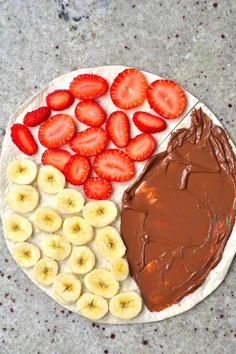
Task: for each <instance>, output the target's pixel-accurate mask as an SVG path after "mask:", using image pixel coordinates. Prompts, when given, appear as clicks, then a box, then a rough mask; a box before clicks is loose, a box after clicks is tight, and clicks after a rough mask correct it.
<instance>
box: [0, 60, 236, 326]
mask: <svg viewBox="0 0 236 354" xmlns="http://www.w3.org/2000/svg"><path fill="white" fill-rule="evenodd" d="M124 69H126V67H124V66H104V67H98V68H90V69H80V70H76V71H73V72H71V73H68V74H66V75H63V76H61V77H59V78H57V79H55V80H53V81H52V82H50V83H49V84H48V85H47V86H46V87H45V88H44V89H43V90H41V91H40V92H39V93H38V94H36V95H35V96H33V97H31V98H30V99H28V100H27V101H26V102H25V103H23V104H22V105H21V106H20V107H19V108H18V110H17V111H16V113H15V114H13V116H12V117H11V118H10V122H9V125H8V128H7V131H6V136H5V139H4V142H3V147H2V154H1V160H0V177H1V181H0V195H1V197H0V198H1V199H0V203H1V216H2V219H3V220H4V218H5V217H6V216H7V215H9V214H11V213H12V211H11V210H10V208H9V207H8V205H7V204H6V200H5V196H6V195H7V193H8V192H9V190H10V189H11V187H12V183H11V182H9V181H8V180H7V178H6V168H7V165H8V163H9V162H10V161H12V160H13V159H26V158H28V157H27V156H26V155H24V154H23V153H21V152H20V151H19V150H18V149H17V147H16V146H15V145H14V144H13V143H12V141H11V138H10V126H11V125H12V123H13V122H18V123H21V122H22V120H23V118H24V115H25V113H26V112H28V111H31V110H33V109H36V108H37V107H39V106H42V105H45V98H46V96H47V94H48V93H49V92H51V91H53V90H55V89H64V88H65V89H66V88H68V87H69V83H70V82H71V80H72V79H73V78H74V77H75V76H77V75H79V74H84V73H94V74H98V75H101V76H102V77H104V78H105V79H106V80H107V81H108V83H109V85H110V84H111V83H112V82H113V80H114V78H115V77H116V76H117V74H118V73H120V72H121V71H123V70H124ZM143 73H144V75H145V76H146V78H147V80H148V81H149V83H151V82H152V81H154V80H157V79H160V77H159V76H157V75H154V74H151V73H147V72H143ZM186 96H187V100H188V105H187V107H186V110H185V112H184V113H183V115H182V116H181V117H180V118H178V119H175V120H167V129H166V130H165V131H164V132H161V133H158V134H155V135H156V136H155V137H156V140H157V152H161V151H163V150H165V149H166V147H167V144H168V140H169V139H168V137H169V135H170V134H171V132H172V131H173V130H175V129H178V128H181V127H188V126H189V125H190V114H189V113H188V112H190V111H191V110H192V109H193V108H194V107H196V108H199V107H202V108H203V110H204V111H205V112H206V113H207V114H208V115H209V116H210V117H211V118H212V119H213V121H214V123H216V124H218V125H220V126H222V125H221V123H220V122H219V121H218V119H217V118H216V117H215V116H214V114H213V113H212V112H210V111H209V110H208V109H207V108H206V107H205V105H204V104H203V103H201V102H199V101H198V100H197V98H195V97H194V96H192V95H191V94H189V93H187V92H186ZM97 101H98V102H100V103H101V104H102V106H103V108H104V109H105V111H106V113H107V115H108V114H110V113H111V112H112V111H114V110H117V107H115V106H114V105H113V103H112V101H111V99H110V96H109V92H108V93H107V94H106V95H104V96H102V97H101V98H99V99H98V100H97ZM75 105H76V102H75V103H74V104H73V106H72V107H70V108H69V109H67V110H65V111H64V112H65V113H68V114H71V115H72V116H73V115H74V108H75ZM136 110H137V109H136ZM138 110H145V111H147V112H150V113H154V112H153V111H152V110H151V109H150V107H149V105H148V103H147V102H145V103H144V104H143V105H142V106H140V107H138ZM134 111H135V110H130V111H128V113H127V114H128V116H129V118H130V120H131V118H132V115H133V112H134ZM55 113H56V112H55ZM79 126H80V129H79V130H80V131H81V130H82V129H84V128H86V126H83V125H82V124H81V123H79ZM81 127H82V128H81ZM37 130H38V128H37V127H36V128H33V129H32V130H31V131H32V133H33V135H34V137H35V139H36V141H38V139H37ZM131 134H132V136H135V135H137V134H140V132H139V131H138V130H137V128H136V127H135V126H134V125H133V124H132V129H131ZM231 144H232V142H231ZM232 146H233V144H232ZM110 147H112V144H111V145H110ZM233 148H234V152H235V150H236V149H235V147H233ZM44 150H45V149H44V148H43V147H42V146H41V145H40V144H39V151H38V153H37V154H36V155H35V156H33V157H30V158H31V159H32V160H34V161H35V162H36V163H37V164H38V165H40V164H41V154H42V152H43V151H44ZM144 165H145V162H143V163H137V164H136V170H137V173H136V176H135V177H134V178H133V179H132V180H130V181H128V182H126V183H114V184H113V186H114V189H115V192H114V193H113V196H112V198H111V199H113V200H114V202H115V203H116V205H117V206H118V208H119V206H120V205H121V198H122V194H123V192H124V190H125V189H126V188H127V187H128V186H130V184H132V183H133V181H134V180H135V179H136V178H137V175H138V174H139V173H140V172H141V170H142V169H143V166H144ZM76 188H77V187H76ZM77 189H78V190H81V187H78V188H77ZM54 198H55V197H54V196H50V195H46V194H43V195H42V197H41V200H40V206H51V207H53V205H54ZM27 216H28V217H29V219H31V220H32V213H29V214H28V215H27ZM114 226H116V227H117V228H119V226H120V221H119V219H118V220H116V222H115V223H114ZM59 233H60V231H59ZM31 241H32V242H33V243H34V244H36V245H38V246H39V247H40V248H41V241H42V234H41V233H40V232H37V231H36V232H35V233H34V235H33V236H32V237H31V238H30V239H29V242H31ZM6 244H7V247H8V249H9V251H10V253H11V254H12V247H13V243H12V242H10V241H8V240H7V239H6ZM89 246H90V247H91V248H92V249H94V245H93V242H92V243H91V244H90V245H89ZM235 253H236V229H235V227H234V229H233V232H232V234H231V236H230V238H229V240H228V242H227V245H226V247H225V250H224V253H223V257H222V260H221V261H220V263H219V264H218V265H217V267H215V268H214V269H213V270H211V271H210V273H209V274H208V276H207V278H206V280H205V282H204V283H203V284H202V286H200V287H199V288H198V289H197V290H196V291H194V292H193V293H192V294H190V295H188V296H186V297H184V298H183V299H182V300H181V301H180V302H179V303H178V304H176V305H172V306H171V307H169V308H167V309H165V310H163V311H161V312H150V311H149V310H148V309H147V308H146V307H145V305H143V310H142V312H141V313H140V314H139V315H138V316H137V317H136V318H134V319H131V320H128V321H125V320H119V319H117V318H115V317H113V316H111V315H110V314H108V315H106V316H105V317H104V318H103V319H101V320H100V321H97V322H100V323H110V324H127V323H147V322H155V321H161V320H163V319H166V318H168V317H172V316H175V315H178V314H180V313H182V312H184V311H187V310H189V309H191V308H192V307H194V306H195V305H196V304H198V303H199V302H200V301H202V300H203V299H205V298H206V297H207V296H208V295H209V294H210V293H212V292H213V291H214V290H215V289H216V288H217V287H218V286H219V285H220V283H221V282H222V281H223V279H224V278H225V276H226V274H227V271H228V269H229V267H230V264H231V262H232V260H233V257H234V255H235ZM66 263H67V260H66V261H62V262H60V271H66V270H69V269H68V266H67V264H66ZM96 266H97V267H104V268H108V269H109V263H108V262H106V261H105V260H104V259H102V258H100V257H99V256H98V255H97V265H96ZM21 269H22V270H23V272H24V273H26V274H27V276H28V277H29V278H30V279H31V280H32V282H33V283H35V284H36V285H37V286H38V287H39V288H40V289H41V290H43V291H44V292H45V293H46V294H47V295H48V296H50V297H51V298H53V299H54V300H55V301H57V300H56V299H55V297H54V295H53V293H52V289H51V287H44V286H42V285H40V284H38V283H37V282H36V281H35V280H34V279H33V277H32V269H25V268H21ZM82 283H83V279H82ZM120 285H121V290H122V291H123V290H124V291H125V290H134V291H137V292H139V290H138V288H137V286H136V284H135V282H134V281H133V279H132V278H131V277H128V279H127V280H125V281H124V282H121V283H120ZM57 302H58V301H57ZM61 306H63V307H65V308H67V309H68V310H70V311H72V312H75V313H78V311H77V308H76V304H73V305H68V306H67V305H62V304H61Z"/></svg>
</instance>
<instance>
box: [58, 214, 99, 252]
mask: <svg viewBox="0 0 236 354" xmlns="http://www.w3.org/2000/svg"><path fill="white" fill-rule="evenodd" d="M63 232H64V235H65V237H66V238H67V240H68V241H70V242H71V243H73V244H74V245H84V244H85V243H88V242H89V241H91V240H92V239H93V236H94V232H93V228H92V226H91V225H89V224H88V223H87V222H86V221H85V220H84V219H83V218H82V217H81V216H71V217H68V218H66V219H65V220H64V223H63Z"/></svg>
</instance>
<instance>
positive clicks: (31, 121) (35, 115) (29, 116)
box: [23, 106, 51, 127]
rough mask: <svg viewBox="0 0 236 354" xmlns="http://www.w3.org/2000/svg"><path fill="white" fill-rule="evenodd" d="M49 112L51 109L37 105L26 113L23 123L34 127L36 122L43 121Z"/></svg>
mask: <svg viewBox="0 0 236 354" xmlns="http://www.w3.org/2000/svg"><path fill="white" fill-rule="evenodd" d="M50 114H51V110H50V109H49V108H48V107H46V106H45V107H39V108H37V109H35V110H34V111H31V112H28V113H26V115H25V116H24V119H23V123H24V125H26V126H27V127H35V126H36V125H38V124H41V123H43V122H44V121H45V120H46V119H48V117H49V116H50Z"/></svg>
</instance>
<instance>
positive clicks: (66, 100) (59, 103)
mask: <svg viewBox="0 0 236 354" xmlns="http://www.w3.org/2000/svg"><path fill="white" fill-rule="evenodd" d="M46 101H47V106H48V107H49V108H50V109H52V110H53V111H63V109H66V108H68V107H70V106H71V105H72V103H73V102H74V96H73V95H72V94H71V93H70V91H69V90H55V91H53V92H51V93H49V95H47V97H46Z"/></svg>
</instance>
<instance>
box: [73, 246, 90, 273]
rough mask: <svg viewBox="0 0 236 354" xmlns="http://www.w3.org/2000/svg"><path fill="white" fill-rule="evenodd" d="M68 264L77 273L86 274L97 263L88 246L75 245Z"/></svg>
mask: <svg viewBox="0 0 236 354" xmlns="http://www.w3.org/2000/svg"><path fill="white" fill-rule="evenodd" d="M68 265H69V267H70V269H71V270H72V272H73V273H75V274H86V273H88V272H90V271H91V270H92V269H93V267H94V265H95V256H94V253H93V252H92V251H91V249H90V248H88V247H87V246H79V247H74V249H73V251H72V254H71V256H70V259H69V261H68Z"/></svg>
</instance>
